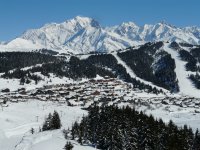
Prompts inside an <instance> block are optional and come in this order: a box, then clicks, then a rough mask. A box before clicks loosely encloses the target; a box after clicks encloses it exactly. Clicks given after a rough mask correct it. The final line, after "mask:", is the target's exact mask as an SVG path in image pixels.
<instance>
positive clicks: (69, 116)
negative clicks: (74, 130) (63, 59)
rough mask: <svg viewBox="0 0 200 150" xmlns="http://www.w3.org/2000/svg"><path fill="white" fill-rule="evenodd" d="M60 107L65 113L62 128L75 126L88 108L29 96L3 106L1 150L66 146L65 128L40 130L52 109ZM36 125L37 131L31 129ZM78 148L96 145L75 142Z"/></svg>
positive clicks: (0, 132)
mask: <svg viewBox="0 0 200 150" xmlns="http://www.w3.org/2000/svg"><path fill="white" fill-rule="evenodd" d="M54 110H56V111H57V112H58V113H59V114H60V117H61V121H62V129H64V128H65V129H67V128H68V127H71V125H72V123H73V122H75V121H79V120H80V119H81V117H82V116H83V115H86V114H87V113H86V111H84V110H81V109H80V107H69V106H66V104H63V105H61V104H59V103H56V102H42V101H38V100H29V101H27V102H21V103H10V104H9V107H5V108H4V109H3V111H2V110H0V149H1V150H41V149H49V150H62V149H63V147H64V145H65V143H66V139H64V136H63V135H62V131H61V130H62V129H61V130H55V131H47V132H38V130H39V127H41V126H42V124H43V121H44V118H45V117H46V116H47V115H48V113H50V112H51V113H53V111H54ZM31 128H34V129H35V131H36V133H34V134H33V135H32V134H31V133H30V129H31ZM73 143H74V146H75V147H74V149H75V150H81V149H87V150H90V149H93V148H92V147H89V146H80V145H79V144H78V143H76V142H74V141H73Z"/></svg>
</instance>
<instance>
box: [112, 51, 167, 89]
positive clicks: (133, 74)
mask: <svg viewBox="0 0 200 150" xmlns="http://www.w3.org/2000/svg"><path fill="white" fill-rule="evenodd" d="M112 55H113V56H114V57H115V58H116V60H117V62H118V64H121V65H122V66H123V67H124V68H125V69H126V71H127V73H128V74H129V75H130V76H131V78H135V79H136V80H139V81H140V82H142V83H144V84H147V85H150V86H152V87H153V88H154V87H155V88H157V89H159V90H160V89H162V90H163V91H164V92H166V93H168V92H169V91H168V90H166V89H164V88H161V87H158V86H156V85H154V84H153V83H151V82H148V81H145V80H143V79H141V78H139V77H137V76H136V74H135V73H134V72H133V70H132V69H131V68H130V67H129V66H128V65H127V64H126V63H125V62H124V61H123V60H122V59H121V58H120V57H119V56H118V55H117V53H112Z"/></svg>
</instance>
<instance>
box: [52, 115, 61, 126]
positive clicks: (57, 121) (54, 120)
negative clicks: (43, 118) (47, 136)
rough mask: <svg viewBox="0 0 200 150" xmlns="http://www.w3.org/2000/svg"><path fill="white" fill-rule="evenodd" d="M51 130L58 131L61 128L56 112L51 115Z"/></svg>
mask: <svg viewBox="0 0 200 150" xmlns="http://www.w3.org/2000/svg"><path fill="white" fill-rule="evenodd" d="M51 128H52V129H60V128H61V121H60V116H59V114H58V112H57V111H54V113H53V117H52V120H51Z"/></svg>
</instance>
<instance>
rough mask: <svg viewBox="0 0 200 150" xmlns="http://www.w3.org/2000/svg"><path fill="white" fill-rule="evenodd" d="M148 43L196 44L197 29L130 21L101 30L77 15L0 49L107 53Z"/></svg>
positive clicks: (28, 33) (198, 39) (199, 31)
mask: <svg viewBox="0 0 200 150" xmlns="http://www.w3.org/2000/svg"><path fill="white" fill-rule="evenodd" d="M152 41H177V42H184V43H185V42H186V43H189V44H193V45H197V44H200V28H198V27H187V28H177V27H174V26H172V25H169V24H166V23H164V22H162V23H157V24H155V25H148V24H145V25H144V26H137V25H136V24H135V23H133V22H127V23H122V24H121V25H118V26H113V27H102V26H101V25H100V24H99V23H98V22H97V21H96V20H94V19H92V18H87V17H80V16H77V17H75V18H73V19H70V20H67V21H65V22H63V23H60V24H58V23H51V24H46V25H44V26H43V27H41V28H39V29H31V30H27V31H26V32H25V33H23V34H22V35H21V36H19V37H18V38H16V39H14V40H12V41H10V42H8V43H7V44H5V43H1V44H0V50H12V51H19V50H35V49H42V48H46V49H52V50H56V51H59V52H60V53H73V54H79V53H89V52H94V51H97V52H109V51H113V50H118V49H124V48H126V47H130V46H134V45H140V44H143V43H146V42H152Z"/></svg>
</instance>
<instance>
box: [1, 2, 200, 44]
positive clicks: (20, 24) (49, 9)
mask: <svg viewBox="0 0 200 150" xmlns="http://www.w3.org/2000/svg"><path fill="white" fill-rule="evenodd" d="M199 6H200V1H199V0H0V41H7V40H11V39H13V38H15V37H17V36H18V35H20V34H22V33H23V32H24V31H25V30H27V29H30V28H38V27H41V26H42V25H43V24H45V23H49V22H63V21H65V20H67V19H70V18H73V17H75V16H77V15H81V16H88V17H92V18H95V19H96V20H98V21H99V22H100V23H101V24H102V25H103V26H111V25H116V24H120V23H122V22H126V21H133V22H135V23H136V24H138V25H143V24H145V23H148V24H153V23H157V22H160V21H162V20H165V21H166V22H168V23H171V24H174V25H176V26H180V27H183V26H189V25H197V26H200V9H199Z"/></svg>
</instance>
